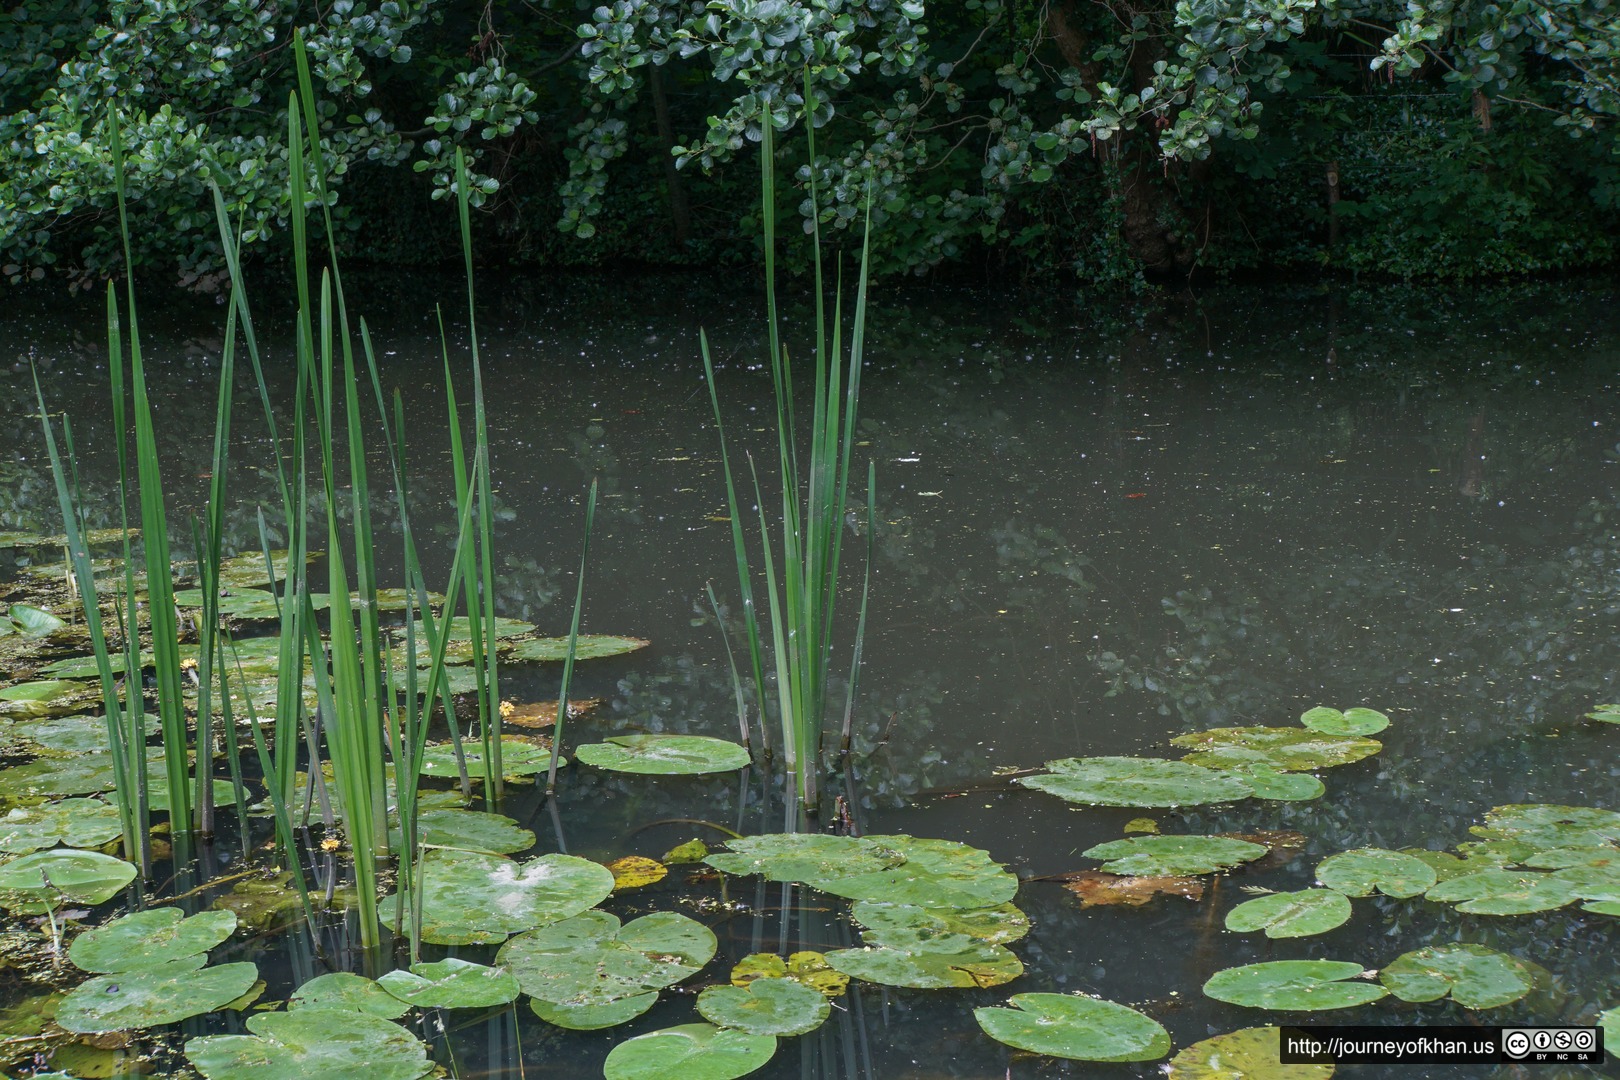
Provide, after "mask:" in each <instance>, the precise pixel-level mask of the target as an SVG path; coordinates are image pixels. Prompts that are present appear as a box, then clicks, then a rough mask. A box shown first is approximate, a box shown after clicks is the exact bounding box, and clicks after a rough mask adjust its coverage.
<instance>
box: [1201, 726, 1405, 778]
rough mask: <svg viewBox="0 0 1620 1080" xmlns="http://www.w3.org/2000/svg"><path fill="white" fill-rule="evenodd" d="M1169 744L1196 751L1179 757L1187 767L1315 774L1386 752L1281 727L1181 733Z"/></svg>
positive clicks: (1377, 745)
mask: <svg viewBox="0 0 1620 1080" xmlns="http://www.w3.org/2000/svg"><path fill="white" fill-rule="evenodd" d="M1170 742H1171V744H1172V745H1175V746H1185V747H1191V748H1192V749H1193V751H1194V752H1193V753H1191V754H1188V755H1186V756H1185V757H1183V758H1182V759H1181V760H1182V761H1184V762H1187V763H1189V764H1193V765H1203V766H1207V767H1209V768H1216V769H1230V768H1242V767H1244V766H1249V765H1270V766H1272V767H1273V768H1276V769H1280V770H1282V771H1283V772H1314V771H1315V770H1317V769H1330V768H1333V767H1334V766H1336V765H1349V764H1350V763H1351V762H1355V761H1360V760H1361V759H1363V758H1367V757H1371V756H1372V755H1373V754H1376V753H1378V751H1380V750H1382V749H1383V748H1384V744H1383V743H1381V742H1379V741H1378V740H1376V739H1367V738H1362V737H1360V736H1354V735H1327V734H1323V733H1321V732H1317V731H1311V730H1310V729H1309V728H1283V727H1232V728H1211V729H1210V730H1208V731H1195V732H1193V733H1192V734H1190V735H1178V736H1176V737H1175V738H1174V739H1171V740H1170Z"/></svg>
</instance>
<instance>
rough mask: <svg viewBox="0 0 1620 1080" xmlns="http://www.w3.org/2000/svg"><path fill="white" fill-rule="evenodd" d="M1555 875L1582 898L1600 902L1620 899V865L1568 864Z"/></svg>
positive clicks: (1612, 901) (1554, 873)
mask: <svg viewBox="0 0 1620 1080" xmlns="http://www.w3.org/2000/svg"><path fill="white" fill-rule="evenodd" d="M1553 877H1555V878H1557V879H1558V880H1560V881H1562V882H1565V883H1566V884H1568V885H1569V887H1570V888H1572V889H1574V890H1575V895H1576V896H1578V897H1579V898H1580V899H1582V900H1593V901H1597V902H1599V903H1614V902H1616V901H1620V867H1617V866H1615V865H1613V864H1612V863H1607V862H1605V863H1600V864H1597V865H1586V866H1566V867H1564V868H1563V869H1561V870H1556V871H1554V872H1553ZM1588 910H1590V909H1588Z"/></svg>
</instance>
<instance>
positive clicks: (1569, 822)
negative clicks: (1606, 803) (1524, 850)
mask: <svg viewBox="0 0 1620 1080" xmlns="http://www.w3.org/2000/svg"><path fill="white" fill-rule="evenodd" d="M1468 831H1469V832H1471V833H1473V834H1474V835H1475V836H1479V837H1483V838H1484V839H1486V840H1515V841H1518V842H1520V843H1522V844H1527V845H1530V846H1532V847H1534V848H1535V849H1537V850H1546V849H1548V848H1569V847H1601V846H1603V845H1605V844H1614V843H1616V842H1620V813H1616V812H1615V811H1613V810H1603V809H1600V808H1598V807H1595V806H1557V805H1553V804H1550V803H1515V804H1510V805H1508V806H1498V807H1496V808H1494V809H1492V810H1491V811H1490V812H1488V813H1487V814H1486V815H1485V824H1484V825H1483V826H1480V825H1476V826H1474V827H1473V828H1471V829H1469V830H1468Z"/></svg>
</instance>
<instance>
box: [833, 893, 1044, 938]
mask: <svg viewBox="0 0 1620 1080" xmlns="http://www.w3.org/2000/svg"><path fill="white" fill-rule="evenodd" d="M850 915H851V916H852V917H853V918H854V919H855V921H856V922H858V923H860V924H861V926H862V927H864V928H865V929H864V932H863V933H862V935H861V937H862V940H864V941H865V942H867V944H870V945H882V944H885V942H884V935H885V934H887V933H891V932H893V931H896V930H899V931H904V932H906V933H916V932H919V931H923V932H928V933H934V934H965V935H967V936H968V937H970V938H976V939H978V940H979V941H986V942H989V943H990V944H992V945H1006V944H1007V943H1008V942H1012V941H1017V940H1018V939H1019V938H1021V937H1023V936H1024V935H1025V934H1028V933H1029V916H1027V915H1025V914H1024V913H1023V912H1022V911H1019V910H1018V909H1017V908H1015V907H1013V906H1012V905H1011V904H997V905H996V906H995V907H985V908H972V909H965V908H930V907H923V906H921V905H919V904H896V903H890V902H885V901H875V900H862V901H860V902H859V903H857V904H856V905H855V906H854V907H853V908H851V909H850Z"/></svg>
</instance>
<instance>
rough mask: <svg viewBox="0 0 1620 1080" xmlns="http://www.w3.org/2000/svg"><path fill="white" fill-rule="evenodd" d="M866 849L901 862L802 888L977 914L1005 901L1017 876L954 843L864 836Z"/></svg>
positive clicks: (825, 877) (843, 872)
mask: <svg viewBox="0 0 1620 1080" xmlns="http://www.w3.org/2000/svg"><path fill="white" fill-rule="evenodd" d="M864 839H865V840H866V842H867V843H869V844H871V845H873V846H874V847H876V848H879V849H883V850H887V851H889V852H892V853H893V854H896V855H899V856H900V857H901V858H902V859H903V860H904V861H903V862H901V863H899V864H898V865H894V866H889V867H885V868H883V869H880V870H868V871H865V872H852V870H853V868H851V867H840V868H838V870H836V871H834V872H833V873H825V874H820V875H816V876H813V877H808V878H805V879H804V881H805V884H807V885H809V886H811V887H812V888H816V889H820V890H822V891H823V892H829V893H832V894H833V895H834V896H842V897H845V898H846V899H849V900H881V901H889V902H892V903H896V904H912V905H916V906H918V907H928V908H983V907H993V906H995V905H997V904H1003V903H1006V902H1007V901H1009V900H1011V899H1012V898H1013V896H1014V895H1015V894H1016V893H1017V892H1018V878H1017V876H1015V875H1013V874H1010V873H1008V872H1007V871H1006V870H1005V869H1004V868H1003V867H1002V865H1001V864H1000V863H998V862H995V861H994V860H992V859H991V858H990V853H989V852H987V851H983V850H981V849H979V848H976V847H970V846H969V845H967V844H963V843H960V842H958V841H956V840H936V839H930V838H926V837H915V836H900V835H894V836H867V837H865V838H864Z"/></svg>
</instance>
